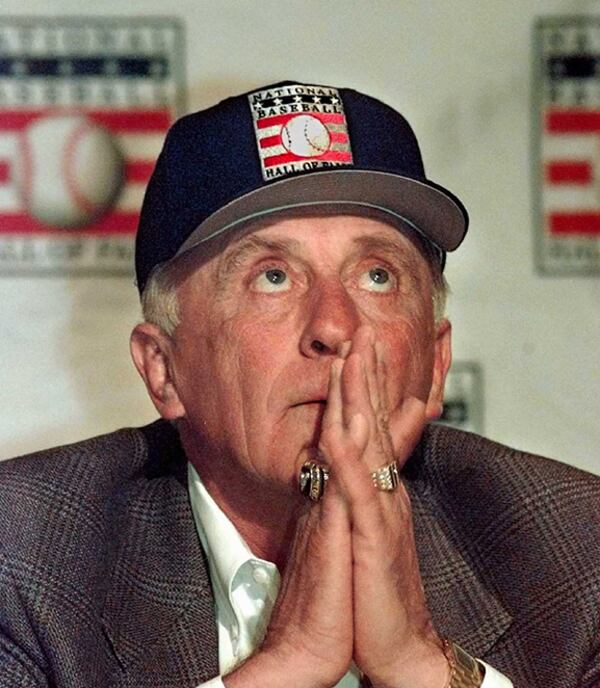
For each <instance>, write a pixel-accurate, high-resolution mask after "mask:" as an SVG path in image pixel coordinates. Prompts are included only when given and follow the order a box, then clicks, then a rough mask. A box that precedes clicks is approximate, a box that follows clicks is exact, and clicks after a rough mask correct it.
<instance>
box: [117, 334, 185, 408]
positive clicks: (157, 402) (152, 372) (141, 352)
mask: <svg viewBox="0 0 600 688" xmlns="http://www.w3.org/2000/svg"><path fill="white" fill-rule="evenodd" d="M130 349H131V357H132V358H133V362H134V364H135V367H136V368H137V371H138V373H139V374H140V375H141V376H142V379H143V380H144V382H145V383H146V389H147V390H148V394H149V395H150V399H151V400H152V403H153V404H154V406H155V407H156V410H157V411H158V412H159V413H160V415H161V416H162V417H163V418H166V419H167V420H175V419H176V418H182V417H183V416H184V415H185V409H184V407H183V404H182V403H181V400H180V398H179V395H178V393H177V388H176V386H175V383H174V380H173V378H172V365H171V360H170V356H171V349H172V346H171V342H170V340H169V338H168V336H167V335H166V334H165V333H164V332H163V331H162V330H161V329H160V327H158V326H157V325H153V324H152V323H147V322H144V323H140V324H139V325H136V327H135V328H134V330H133V332H132V333H131V339H130Z"/></svg>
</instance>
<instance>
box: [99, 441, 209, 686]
mask: <svg viewBox="0 0 600 688" xmlns="http://www.w3.org/2000/svg"><path fill="white" fill-rule="evenodd" d="M171 459H173V460H171ZM171 459H168V460H166V461H163V462H162V463H156V464H155V465H153V463H152V460H150V461H149V462H148V463H147V464H146V465H145V466H144V474H143V475H140V476H139V477H138V478H137V479H136V480H135V481H133V482H132V483H131V484H129V485H128V486H127V487H126V488H125V489H124V491H123V493H122V494H120V495H119V499H118V500H117V501H116V503H115V505H114V509H115V514H117V516H118V517H117V518H115V519H113V522H115V524H116V525H115V532H114V533H113V534H112V537H113V538H114V541H115V542H118V543H119V546H118V550H117V551H116V553H114V563H113V569H112V570H113V572H112V578H111V580H110V582H109V586H108V591H107V596H106V600H105V604H104V609H103V614H102V617H103V626H104V630H105V634H106V636H107V637H108V639H109V640H110V642H111V644H112V647H113V650H114V653H115V655H116V658H117V660H118V662H119V664H120V665H121V668H122V670H123V672H124V674H125V676H126V677H127V679H126V681H125V684H126V685H129V684H130V683H131V684H132V685H136V686H146V685H148V686H150V685H152V686H156V685H161V687H164V688H166V687H167V686H177V687H178V688H183V687H184V686H190V687H193V686H197V685H198V684H199V683H201V682H203V681H206V680H208V679H210V678H213V677H214V676H216V675H218V673H219V670H218V643H217V630H216V625H215V613H214V601H213V595H212V590H211V587H210V579H209V576H208V571H207V564H206V560H205V556H204V552H203V551H202V548H201V546H200V543H199V541H198V536H197V534H196V529H195V526H194V522H193V516H192V512H191V508H190V504H189V499H188V492H187V484H186V480H185V470H186V464H185V458H184V457H183V455H182V454H181V455H179V456H175V457H171Z"/></svg>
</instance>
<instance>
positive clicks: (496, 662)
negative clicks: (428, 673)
mask: <svg viewBox="0 0 600 688" xmlns="http://www.w3.org/2000/svg"><path fill="white" fill-rule="evenodd" d="M405 479H406V483H407V485H408V489H409V491H410V494H411V499H412V504H413V510H414V519H415V532H416V539H417V548H418V553H419V560H420V565H421V569H422V574H423V579H424V584H425V591H426V595H427V598H428V602H429V606H430V609H431V612H432V615H433V618H434V622H435V624H436V627H437V629H438V631H439V632H440V633H441V634H443V635H446V636H448V637H450V638H453V639H454V640H456V641H457V642H458V643H459V644H462V645H463V646H464V647H465V648H466V649H468V650H469V651H470V652H471V653H472V654H475V655H477V656H478V657H480V658H482V659H484V660H485V661H487V662H489V663H490V664H491V665H492V666H495V667H497V668H498V669H499V670H500V671H502V672H504V673H505V674H507V675H508V676H510V677H511V678H512V679H513V681H514V682H515V685H516V686H517V687H521V686H522V687H528V688H570V687H573V688H575V687H576V686H577V687H578V688H592V687H596V688H597V687H598V686H600V650H599V647H600V634H599V632H598V630H599V625H600V546H599V536H600V517H599V514H600V508H599V507H600V499H599V497H600V478H596V477H594V476H591V475H588V474H586V473H583V472H580V471H578V470H576V469H573V468H570V467H567V466H565V465H562V464H559V463H555V462H552V461H548V460H546V459H541V458H539V457H535V456H531V455H528V454H524V453H521V452H517V451H513V450H510V449H508V448H506V447H503V446H500V445H498V444H495V443H492V442H490V441H488V440H485V439H483V438H481V437H477V436H475V435H470V434H467V433H462V432H459V431H456V430H450V429H447V428H442V427H430V428H429V429H428V430H427V431H426V433H425V435H424V437H423V440H422V442H421V444H420V447H419V448H418V450H417V451H416V452H415V454H414V455H413V456H412V457H411V459H410V461H409V462H408V464H407V466H406V467H405ZM217 674H218V659H217V636H216V628H215V620H214V603H213V597H212V592H211V587H210V582H209V577H208V573H207V565H206V561H205V557H204V554H203V552H202V549H201V546H200V544H199V541H198V537H197V535H196V532H195V527H194V521H193V517H192V513H191V510H190V505H189V501H188V493H187V484H186V471H185V457H184V456H183V453H182V451H181V449H180V447H179V443H178V440H177V436H176V434H175V432H174V431H173V430H172V429H171V427H170V426H169V425H168V424H166V423H164V422H162V421H158V422H156V423H154V424H152V425H150V426H147V427H146V428H142V429H128V430H121V431H118V432H115V433H112V434H109V435H106V436H103V437H98V438H94V439H91V440H88V441H86V442H81V443H78V444H74V445H71V446H67V447H62V448H59V449H53V450H49V451H44V452H40V453H38V454H34V455H31V456H27V457H22V458H19V459H15V460H12V461H7V462H4V463H2V464H0V686H2V688H17V687H18V688H29V687H34V686H35V687H37V688H39V687H41V686H54V687H56V688H66V687H72V686H85V687H86V688H101V687H102V688H105V687H108V686H111V687H112V686H117V687H124V686H131V687H134V686H135V688H146V687H147V688H149V687H152V688H188V687H189V688H193V687H194V686H196V685H197V684H198V683H200V682H201V681H204V680H207V679H209V678H211V677H213V676H216V675H217ZM290 685H292V683H290Z"/></svg>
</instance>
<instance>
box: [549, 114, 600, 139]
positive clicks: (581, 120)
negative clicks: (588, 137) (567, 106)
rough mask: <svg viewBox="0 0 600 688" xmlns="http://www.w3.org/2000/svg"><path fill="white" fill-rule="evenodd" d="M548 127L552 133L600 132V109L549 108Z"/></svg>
mask: <svg viewBox="0 0 600 688" xmlns="http://www.w3.org/2000/svg"><path fill="white" fill-rule="evenodd" d="M546 129H547V131H549V132H550V133H552V134H594V133H599V132H600V110H549V111H548V112H547V113H546Z"/></svg>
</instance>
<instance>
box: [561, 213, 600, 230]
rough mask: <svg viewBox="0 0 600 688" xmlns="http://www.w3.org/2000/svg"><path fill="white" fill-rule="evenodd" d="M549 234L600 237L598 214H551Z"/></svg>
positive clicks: (599, 215) (599, 218) (599, 216)
mask: <svg viewBox="0 0 600 688" xmlns="http://www.w3.org/2000/svg"><path fill="white" fill-rule="evenodd" d="M549 220H550V233H551V234H563V235H565V234H568V235H570V236H572V235H574V234H579V235H580V236H600V213H599V212H587V213H552V214H551V215H550V216H549Z"/></svg>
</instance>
